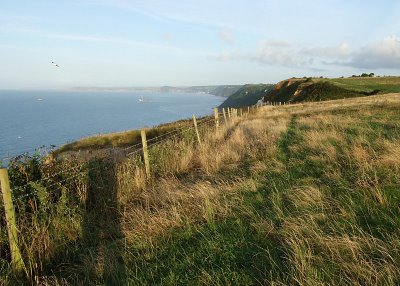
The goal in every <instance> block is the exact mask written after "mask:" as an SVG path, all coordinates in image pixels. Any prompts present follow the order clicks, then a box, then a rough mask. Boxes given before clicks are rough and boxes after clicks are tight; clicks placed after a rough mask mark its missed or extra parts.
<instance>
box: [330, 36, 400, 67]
mask: <svg viewBox="0 0 400 286" xmlns="http://www.w3.org/2000/svg"><path fill="white" fill-rule="evenodd" d="M338 64H340V65H346V66H351V67H355V68H368V69H379V68H381V69H400V38H399V37H396V36H390V37H386V38H384V39H383V41H381V42H378V43H372V44H369V45H367V46H365V47H362V48H361V49H359V50H358V51H356V52H354V53H353V54H352V56H351V59H350V60H349V61H344V62H339V63H338Z"/></svg>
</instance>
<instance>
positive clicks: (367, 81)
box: [220, 77, 400, 107]
mask: <svg viewBox="0 0 400 286" xmlns="http://www.w3.org/2000/svg"><path fill="white" fill-rule="evenodd" d="M391 92H400V77H354V78H333V79H328V78H291V79H287V80H283V81H281V82H279V83H277V84H276V85H267V84H265V85H264V84H259V85H245V86H243V87H242V88H241V89H240V90H238V91H237V92H236V93H234V94H232V95H231V96H230V97H229V98H228V99H227V100H226V101H225V102H224V103H222V104H221V105H220V107H241V106H248V105H254V104H256V103H257V101H258V100H260V99H263V100H264V101H269V102H303V101H321V100H332V99H342V98H351V97H360V96H366V95H373V94H385V93H391Z"/></svg>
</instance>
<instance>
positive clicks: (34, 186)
mask: <svg viewBox="0 0 400 286" xmlns="http://www.w3.org/2000/svg"><path fill="white" fill-rule="evenodd" d="M257 110H258V108H257V107H252V108H251V112H254V111H257ZM222 111H223V112H219V111H215V113H214V115H210V116H206V117H203V118H201V119H199V120H198V121H197V124H193V123H190V122H188V123H187V124H183V126H179V127H177V128H173V129H172V130H168V131H166V132H164V133H162V134H160V135H157V136H153V137H151V138H149V139H148V140H146V146H147V148H149V149H152V148H154V147H155V146H160V145H163V144H165V143H166V142H168V141H172V142H174V141H173V140H176V139H178V138H181V139H182V138H184V136H185V134H188V133H190V132H191V133H190V134H191V135H192V136H193V137H192V138H195V136H194V131H196V132H198V130H200V131H201V132H203V133H204V132H205V130H209V129H210V128H215V129H218V126H219V127H222V126H223V125H225V126H228V125H229V123H231V122H233V119H234V118H237V117H239V115H242V114H244V115H246V114H247V112H248V111H250V109H245V110H241V111H240V112H239V111H238V110H236V109H228V110H227V112H225V110H224V109H223V110H222ZM243 111H244V112H243ZM193 140H194V139H193ZM144 147H145V146H143V143H142V142H137V143H134V144H131V145H129V146H127V147H111V148H110V149H111V150H116V151H118V152H122V155H123V158H132V157H133V156H135V155H137V156H138V158H139V159H140V158H141V159H142V160H143V157H144V156H145V153H144V149H145V148H144ZM94 159H110V160H115V155H114V154H112V153H108V155H106V156H102V157H101V158H99V157H96V156H95V157H94ZM90 163H91V161H90V160H89V161H87V162H78V163H75V165H72V166H68V165H67V166H64V165H63V166H62V169H61V170H57V171H54V170H50V171H52V172H50V173H49V174H47V175H42V174H41V175H40V176H39V177H38V178H37V179H34V180H31V179H29V178H27V179H26V180H25V182H24V183H21V184H15V182H13V181H11V184H10V185H11V188H10V189H9V191H10V193H11V197H12V202H13V204H14V205H15V206H17V208H18V206H19V205H23V204H24V201H25V199H27V198H33V199H35V196H37V195H38V194H39V192H42V191H43V189H44V190H46V192H47V193H48V194H49V195H51V194H52V191H54V192H58V190H59V189H62V188H63V187H65V185H66V184H68V183H69V184H71V183H74V180H75V179H78V178H85V177H86V178H87V175H88V174H89V172H91V171H94V170H97V169H101V168H104V166H103V165H102V164H97V165H96V164H93V165H91V164H90ZM3 183H4V181H1V187H2V191H3V196H4V186H3ZM38 186H39V187H38ZM57 188H58V189H57ZM3 203H4V201H3ZM25 203H26V202H25ZM2 209H3V211H4V212H1V213H0V218H2V219H1V220H2V221H3V223H4V221H7V225H8V224H9V218H8V216H7V214H8V213H9V212H13V216H14V218H15V216H16V214H15V209H14V207H13V206H11V207H4V208H2ZM3 223H2V224H3ZM14 224H15V225H16V223H15V222H14ZM16 228H18V227H17V225H16ZM11 240H12V239H11V238H10V237H9V243H10V244H11V243H12V241H11ZM16 241H18V240H17V239H16ZM10 248H11V246H10Z"/></svg>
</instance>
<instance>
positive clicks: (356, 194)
mask: <svg viewBox="0 0 400 286" xmlns="http://www.w3.org/2000/svg"><path fill="white" fill-rule="evenodd" d="M399 110H400V94H389V95H378V96H376V95H375V96H368V97H357V98H350V99H345V100H337V101H326V102H315V103H304V104H299V105H286V106H279V107H278V106H275V107H272V106H266V107H262V108H260V109H259V110H258V111H257V112H256V113H253V114H250V115H248V116H246V117H242V118H238V119H235V120H233V121H232V122H230V123H229V124H227V125H224V126H222V127H221V129H220V130H219V131H218V132H216V131H215V129H214V128H202V129H201V130H200V136H201V138H202V139H203V141H202V145H201V146H200V145H198V144H197V142H196V140H195V136H194V134H188V135H190V136H185V137H183V138H174V139H171V140H169V141H166V142H164V143H163V144H162V145H157V146H153V147H152V148H150V150H149V152H150V161H151V167H152V169H151V170H152V180H150V181H147V180H146V178H145V175H144V168H143V165H142V163H141V159H140V155H134V156H132V157H130V158H128V159H126V160H124V161H115V160H113V158H111V160H107V161H100V162H91V163H90V165H89V166H88V169H84V170H86V171H85V172H84V173H83V174H82V175H79V174H78V175H79V176H76V175H75V176H76V177H75V179H73V180H70V181H66V182H63V181H60V182H58V183H57V184H53V183H52V182H45V183H40V184H39V183H36V184H31V185H29V186H27V188H28V187H29V189H26V190H25V192H29V191H32V189H33V190H39V192H37V193H32V194H30V195H29V196H28V197H26V200H24V201H18V202H17V203H16V206H17V210H18V212H17V213H18V229H19V234H20V237H21V240H22V241H21V246H22V248H23V249H22V252H23V255H24V259H25V261H26V264H27V265H28V269H29V273H30V275H31V276H30V279H31V281H34V282H35V283H38V284H44V285H46V284H51V285H53V284H55V285H76V284H96V285H103V284H107V285H112V284H113V285H255V284H256V285H257V284H258V285H349V284H353V285H398V284H399V283H400V270H399V269H400V242H399V237H400V220H399V218H400V209H399V207H398V206H399V205H400V195H399V192H398V190H399V189H400V183H399V182H400V175H399V174H400V172H399V166H400V144H399V141H400V124H399V122H400V113H399ZM67 163H68V165H66V166H65V167H64V169H67V168H68V170H71V171H70V172H73V173H72V174H75V173H76V172H77V171H76V169H70V167H71V166H70V164H71V162H65V164H67ZM29 168H32V166H29ZM18 170H20V171H21V169H17V170H16V171H15V174H16V175H17V174H18V172H17V171H18ZM50 171H51V172H52V173H55V174H57V173H59V170H53V169H51V168H50V166H49V165H44V166H43V167H42V168H39V170H38V171H37V173H38V174H40V172H42V173H44V175H45V176H46V177H50V176H51V174H52V173H50V174H49V172H50ZM74 172H75V173H74ZM21 173H22V175H21V177H20V178H21V179H24V178H25V177H26V175H27V173H25V172H24V171H23V170H22V171H21ZM16 175H15V177H13V178H19V177H18V176H16ZM50 178H52V179H53V178H57V177H54V176H53V177H50ZM62 179H64V177H61V178H60V180H62ZM12 182H13V180H12ZM21 184H23V183H21ZM14 187H15V186H14ZM21 195H25V193H22V194H21ZM3 230H4V228H1V229H0V231H3ZM1 234H2V235H1V236H0V237H1V238H2V239H3V240H4V239H6V236H5V235H3V234H4V233H3V232H2V233H1ZM2 245H4V244H2ZM2 251H5V250H2ZM2 257H3V256H2ZM0 262H1V269H0V271H1V274H2V277H3V283H4V284H5V285H7V284H9V285H15V284H19V283H16V282H15V281H16V280H15V279H16V278H15V277H14V276H13V275H12V273H11V272H10V271H9V269H10V268H9V264H8V262H7V261H6V260H5V259H2V260H0ZM32 283H33V282H32Z"/></svg>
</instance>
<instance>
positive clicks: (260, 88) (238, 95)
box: [219, 84, 274, 108]
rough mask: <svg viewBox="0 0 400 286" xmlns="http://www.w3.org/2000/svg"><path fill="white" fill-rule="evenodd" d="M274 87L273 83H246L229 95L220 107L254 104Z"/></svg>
mask: <svg viewBox="0 0 400 286" xmlns="http://www.w3.org/2000/svg"><path fill="white" fill-rule="evenodd" d="M273 88H274V85H273V84H246V85H244V86H242V87H241V88H240V89H238V90H237V91H236V92H235V93H233V94H232V95H231V96H229V97H228V98H227V99H226V100H225V101H224V102H223V103H222V104H221V105H220V106H219V107H220V108H223V107H241V106H251V105H254V104H256V103H257V101H258V100H260V99H261V98H262V97H263V96H265V95H266V94H267V93H268V92H270V91H271V90H272V89H273Z"/></svg>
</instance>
